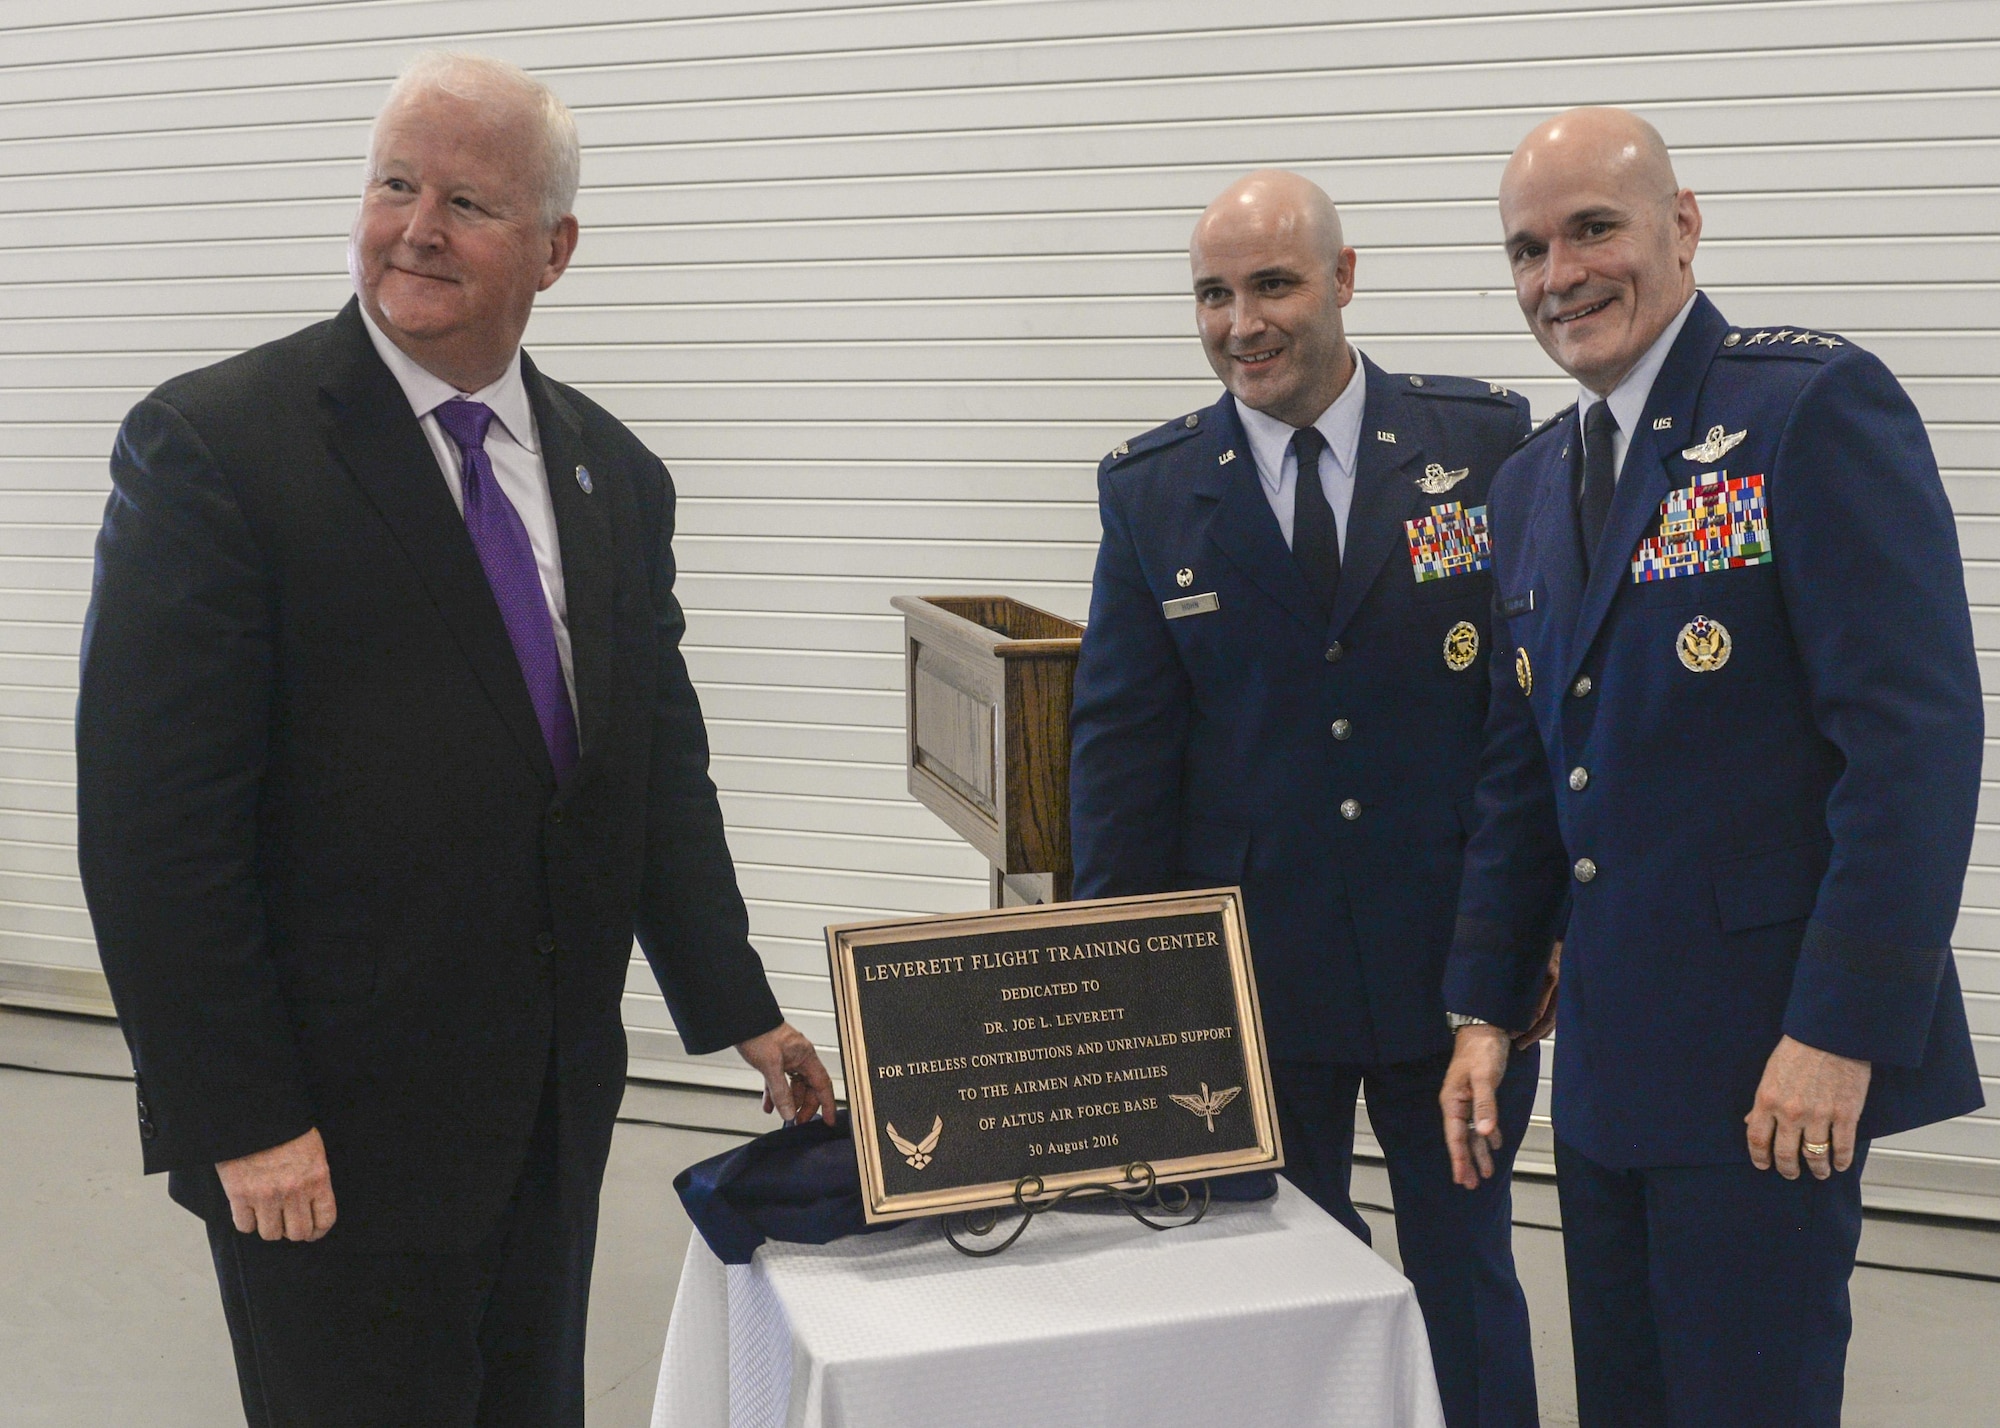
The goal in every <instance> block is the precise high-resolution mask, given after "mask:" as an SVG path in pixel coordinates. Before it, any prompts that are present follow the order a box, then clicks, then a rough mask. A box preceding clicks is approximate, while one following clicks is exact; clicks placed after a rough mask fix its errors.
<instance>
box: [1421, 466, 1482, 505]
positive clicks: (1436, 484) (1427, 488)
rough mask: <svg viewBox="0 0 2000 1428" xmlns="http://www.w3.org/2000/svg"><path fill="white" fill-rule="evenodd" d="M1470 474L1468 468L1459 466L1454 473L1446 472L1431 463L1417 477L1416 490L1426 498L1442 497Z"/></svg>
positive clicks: (1470, 469) (1469, 468)
mask: <svg viewBox="0 0 2000 1428" xmlns="http://www.w3.org/2000/svg"><path fill="white" fill-rule="evenodd" d="M1471 474H1472V468H1471V467H1470V466H1461V467H1459V468H1458V469H1457V470H1456V471H1447V470H1445V469H1444V467H1442V466H1440V465H1438V464H1437V462H1435V461H1433V462H1431V464H1430V465H1428V466H1426V467H1425V468H1424V474H1423V475H1421V476H1419V477H1417V489H1418V490H1419V491H1422V492H1423V493H1424V494H1425V495H1426V496H1442V495H1443V494H1444V493H1445V492H1447V491H1449V490H1450V489H1451V488H1452V487H1454V486H1456V485H1457V484H1458V483H1459V482H1461V481H1463V480H1464V479H1465V478H1466V477H1468V476H1470V475H1471Z"/></svg>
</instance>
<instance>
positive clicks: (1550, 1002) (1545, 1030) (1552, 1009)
mask: <svg viewBox="0 0 2000 1428" xmlns="http://www.w3.org/2000/svg"><path fill="white" fill-rule="evenodd" d="M1562 965H1563V945H1562V943H1560V942H1558V943H1556V944H1555V946H1553V947H1551V948H1550V949H1549V967H1548V970H1547V971H1546V972H1543V973H1542V994H1541V996H1540V997H1538V998H1536V1000H1535V1015H1534V1017H1533V1019H1531V1020H1530V1021H1529V1023H1528V1029H1527V1030H1526V1031H1524V1032H1522V1033H1521V1034H1520V1035H1519V1036H1517V1037H1515V1038H1514V1049H1515V1050H1516V1051H1526V1050H1527V1049H1528V1048H1529V1047H1531V1046H1533V1045H1534V1044H1535V1043H1536V1042H1538V1041H1540V1040H1541V1039H1542V1038H1543V1037H1545V1036H1547V1035H1548V1034H1549V1033H1550V1032H1552V1031H1554V1030H1555V1029H1556V986H1557V984H1558V983H1560V982H1561V981H1562Z"/></svg>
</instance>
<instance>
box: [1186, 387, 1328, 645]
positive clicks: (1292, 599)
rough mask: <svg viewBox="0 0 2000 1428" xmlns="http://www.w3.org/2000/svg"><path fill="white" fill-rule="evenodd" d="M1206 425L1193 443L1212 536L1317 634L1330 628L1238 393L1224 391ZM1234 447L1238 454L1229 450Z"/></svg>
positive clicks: (1198, 490) (1197, 484) (1233, 560)
mask: <svg viewBox="0 0 2000 1428" xmlns="http://www.w3.org/2000/svg"><path fill="white" fill-rule="evenodd" d="M1209 414H1210V415H1209V420H1208V421H1207V422H1206V423H1205V424H1204V425H1205V426H1206V428H1207V430H1205V431H1204V432H1203V433H1202V434H1201V435H1200V436H1197V437H1195V438H1194V440H1193V442H1191V443H1190V445H1191V446H1193V447H1194V459H1195V462H1196V470H1195V477H1194V483H1193V490H1194V494H1195V496H1197V497H1198V498H1200V499H1203V500H1209V501H1214V502H1215V503H1216V509H1215V514H1214V516H1213V517H1212V518H1211V519H1210V521H1209V523H1208V538H1209V540H1210V541H1212V542H1214V544H1215V545H1216V546H1217V547H1219V548H1220V549H1221V551H1222V553H1223V555H1224V556H1225V557H1227V558H1228V560H1229V562H1230V564H1232V565H1234V566H1235V567H1236V568H1237V569H1238V570H1240V571H1242V572H1243V574H1244V575H1245V576H1247V577H1248V578H1249V579H1250V580H1251V581H1252V582H1254V583H1255V584H1256V585H1257V587H1258V588H1259V589H1261V590H1262V591H1263V592H1264V593H1265V594H1266V595H1268V596H1270V597H1271V598H1272V599H1273V600H1275V601H1277V602H1278V604H1280V605H1282V606H1283V607H1284V608H1285V609H1286V610H1288V611H1289V612H1290V613H1291V614H1292V615H1293V617H1294V618H1296V619H1297V620H1298V621H1299V622H1300V623H1302V624H1303V625H1305V627H1306V628H1307V629H1309V630H1311V631H1312V632H1313V635H1314V636H1315V637H1318V636H1320V635H1322V634H1324V633H1325V631H1326V615H1325V613H1324V612H1323V611H1322V610H1321V609H1320V606H1319V599H1318V597H1316V596H1315V595H1314V594H1313V593H1312V590H1311V589H1310V588H1309V587H1308V586H1307V585H1306V578H1305V575H1304V574H1303V572H1301V571H1300V570H1299V564H1298V562H1297V561H1296V560H1294V559H1292V551H1291V547H1289V546H1287V545H1286V544H1285V533H1284V532H1283V531H1281V530H1280V529H1279V528H1278V518H1277V517H1276V516H1274V515H1272V514H1271V503H1270V501H1269V500H1267V499H1266V498H1265V495H1264V487H1263V484H1262V483H1261V482H1260V481H1259V480H1258V477H1257V458H1256V457H1255V456H1253V455H1252V454H1251V452H1250V438H1249V436H1248V435H1246V434H1245V432H1244V430H1243V423H1242V421H1241V420H1240V419H1239V418H1238V417H1237V415H1236V402H1235V399H1234V398H1232V397H1229V396H1226V395H1225V396H1224V397H1223V399H1222V400H1221V401H1219V402H1217V403H1216V404H1215V405H1214V406H1213V407H1211V408H1209ZM1231 452H1234V453H1235V454H1234V455H1233V456H1232V455H1228V453H1231ZM1225 457H1226V459H1225Z"/></svg>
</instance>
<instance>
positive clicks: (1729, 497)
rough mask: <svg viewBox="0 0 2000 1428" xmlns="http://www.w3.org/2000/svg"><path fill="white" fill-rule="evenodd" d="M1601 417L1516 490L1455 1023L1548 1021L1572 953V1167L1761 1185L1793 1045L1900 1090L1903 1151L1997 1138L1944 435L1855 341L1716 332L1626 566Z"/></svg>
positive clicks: (1656, 452) (1519, 460)
mask: <svg viewBox="0 0 2000 1428" xmlns="http://www.w3.org/2000/svg"><path fill="white" fill-rule="evenodd" d="M1581 459H1582V441H1581V439H1580V436H1579V433H1578V419H1577V415H1576V413H1575V411H1574V410H1573V409H1572V410H1570V411H1566V412H1564V413H1562V414H1561V415H1560V416H1558V417H1556V418H1555V419H1553V420H1552V421H1550V422H1549V423H1547V424H1546V425H1545V426H1543V427H1542V428H1541V429H1540V430H1538V431H1537V433H1536V434H1535V435H1534V436H1533V437H1531V438H1530V439H1529V440H1528V441H1527V442H1526V443H1525V444H1524V445H1523V446H1522V448H1521V450H1520V451H1519V452H1517V453H1516V454H1515V455H1514V456H1513V457H1512V458H1511V459H1510V460H1509V461H1508V462H1507V464H1506V465H1505V467H1504V468H1503V469H1502V470H1501V472H1500V473H1499V475H1498V476H1497V477H1496V478H1495V480H1494V483H1493V490H1492V496H1491V501H1490V517H1491V528H1492V540H1493V550H1494V574H1495V586H1496V589H1495V597H1496V601H1497V604H1496V613H1495V626H1494V635H1495V644H1496V646H1497V648H1496V650H1495V653H1494V657H1493V660H1492V666H1491V671H1492V679H1493V699H1492V707H1491V715H1490V719H1489V728H1488V736H1489V737H1488V747H1487V752H1486V755H1485V759H1484V768H1483V772H1482V774H1481V778H1480V783H1479V792H1478V799H1477V803H1478V821H1477V829H1476V831H1475V833H1474V834H1473V837H1472V841H1471V844H1470V846H1469V847H1468V849H1467V852H1466V861H1465V880H1464V887H1463V892H1462V897H1461V907H1460V919H1459V923H1458V928H1457V932H1456V936H1455V942H1454V947H1453V951H1452V956H1451V963H1450V967H1449V969H1448V972H1447V977H1446V996H1447V998H1448V1000H1449V1001H1450V1003H1451V1009H1452V1010H1454V1011H1460V1012H1467V1013H1471V1014H1473V1015H1477V1016H1480V1017H1483V1018H1485V1019H1487V1020H1489V1021H1492V1022H1495V1023H1498V1024H1500V1025H1503V1026H1521V1025H1524V1024H1525V1023H1526V1021H1527V1020H1528V1017H1529V1012H1530V1008H1531V1006H1532V1003H1533V1000H1534V996H1535V993H1536V990H1537V985H1538V978H1539V976H1540V973H1541V968H1542V957H1543V954H1544V953H1545V951H1546V949H1547V946H1548V942H1547V934H1548V930H1549V928H1550V927H1551V925H1552V924H1555V923H1558V922H1560V921H1561V920H1562V919H1564V918H1565V917H1566V918H1567V931H1566V933H1565V936H1564V953H1563V980H1562V989H1561V993H1560V1001H1559V1016H1558V1025H1559V1026H1560V1027H1561V1034H1560V1035H1559V1036H1558V1038H1557V1042H1556V1072H1555V1106H1554V1112H1555V1128H1556V1134H1557V1136H1558V1137H1559V1138H1560V1139H1562V1140H1563V1141H1565V1142H1567V1143H1568V1144H1570V1145H1573V1146H1574V1147H1576V1149H1578V1150H1579V1151H1581V1152H1583V1153H1584V1154H1585V1155H1587V1156H1589V1157H1591V1158H1592V1159H1593V1160H1595V1161H1597V1162H1599V1163H1600V1164H1602V1165H1606V1166H1611V1167H1616V1168H1627V1169H1629V1168H1638V1167H1646V1166H1667V1165H1700V1164H1720V1163H1730V1162H1736V1161H1740V1160H1742V1159H1743V1158H1744V1156H1745V1154H1746V1151H1745V1148H1744V1130H1743V1117H1744V1114H1745V1112H1747V1111H1748V1110H1749V1108H1750V1105H1751V1103H1752V1101H1753V1100H1754V1099H1755V1094H1756V1088H1757V1084H1758V1081H1759V1079H1760V1078H1761V1076H1762V1074H1763V1068H1764V1064H1765V1061H1766V1060H1767V1058H1768V1057H1769V1056H1770V1054H1771V1051H1772V1049H1773V1048H1774V1047H1775V1046H1776V1045H1777V1042H1778V1040H1779V1038H1780V1036H1781V1035H1785V1034H1789V1035H1791V1036H1792V1037H1794V1038H1796V1039H1797V1040H1799V1041H1801V1042H1804V1043H1805V1044H1807V1045H1809V1046H1814V1047H1818V1048H1820V1049H1823V1050H1826V1051H1831V1052H1835V1053H1838V1054H1840V1055H1843V1056H1849V1057H1856V1058H1860V1059H1863V1060H1866V1061H1870V1062H1872V1063H1874V1068H1875V1069H1874V1078H1873V1083H1872V1085H1871V1087H1870V1090H1869V1095H1868V1100H1867V1105H1866V1109H1865V1112H1864V1114H1863V1116H1862V1120H1861V1126H1860V1133H1861V1135H1862V1136H1863V1137H1864V1138H1872V1137H1877V1136H1882V1135H1886V1134H1889V1133H1891V1132H1894V1131H1899V1130H1904V1129H1907V1128H1909V1127H1912V1126H1916V1125H1922V1124H1925V1123H1927V1122H1931V1121H1936V1120H1941V1119H1944V1118H1947V1117H1950V1116H1954V1115H1958V1114H1961V1113H1963V1112H1965V1111H1968V1110H1971V1109H1973V1108H1974V1107H1976V1106H1978V1105H1979V1104H1980V1103H1981V1096H1980V1089H1979V1079H1978V1074H1977V1071H1976V1069H1975V1066H1974V1063H1973V1054H1972V1045H1971V1040H1970V1037H1969V1036H1968V1034H1967V1030H1966V1021H1965V1009H1964V1004H1963V1001H1962V998H1961V996H1960V992H1959V985H1958V978H1957V975H1956V972H1955V969H1954V967H1953V965H1952V959H1951V953H1950V948H1949V942H1950V938H1951V931H1952V927H1953V924H1954V922H1955V921H1956V918H1957V913H1958V902H1959V896H1960V892H1961V888H1962V884H1963V881H1964V876H1965V868H1966V861H1967V857H1968V855H1969V852H1970V847H1971V841H1972V826H1973V817H1974V808H1975V801H1976V798H1977V793H1978V786H1979V765H1980V745H1981V738H1982V732H1983V719H1982V711H1981V706H1980V689H1979V672H1978V669H1977V666H1976V664H1975V662H1974V657H1973V644H1972V628H1971V622H1970V618H1969V615H1968V612H1967V608H1966V595H1965V586H1964V577H1963V574H1962V568H1961V566H1960V563H1959V551H1958V541H1957V535H1956V531H1955V528H1954V526H1953V522H1952V513H1951V509H1950V506H1949V505H1948V504H1947V502H1946V499H1945V493H1944V489H1943V486H1942V483H1941V482H1940V480H1939V478H1938V472H1937V466H1936V462H1935V460H1934V459H1933V457H1932V455H1931V450H1930V445H1929V442H1928V440H1927V439H1926V437H1925V433H1924V427H1923V423H1922V421H1921V420H1920V419H1919V417H1918V415H1917V412H1916V410H1915V408H1914V407H1913V406H1912V405H1911V403H1910V401H1909V399H1908V397H1906V396H1905V395H1904V393H1903V391H1902V389H1901V388H1900V387H1899V386H1898V385H1897V383H1896V381H1895V379H1894V378H1893V377H1892V376H1891V375H1890V374H1889V372H1888V370H1887V369H1886V368H1885V367H1884V366H1883V365H1882V363H1881V362H1880V361H1878V360H1877V359H1876V358H1874V357H1873V356H1871V355H1870V354H1868V353H1867V352H1865V351H1863V350H1861V349H1860V348H1858V347H1856V346H1855V345H1854V344H1852V343H1851V342H1849V341H1847V340H1846V339H1844V338H1841V337H1836V336H1833V335H1830V334H1824V333H1817V332H1809V331H1805V330H1802V329H1795V328H1782V329H1751V328H1735V327H1731V326H1730V325H1729V324H1728V323H1727V322H1726V321H1725V320H1724V319H1723V317H1722V315H1721V314H1720V313H1719V312H1718V311H1716V309H1715V307H1714V306H1713V305H1712V304H1711V303H1710V302H1709V301H1708V299H1707V298H1706V297H1705V296H1704V297H1698V298H1697V299H1696V302H1695V306H1694V309H1693V311H1692V312H1691V313H1690V314H1689V317H1688V320H1687V323H1686V325H1685V326H1684V327H1683V329H1682V331H1681V334H1680V336H1679V338H1678V339H1677V340H1676V341H1675V343H1674V345H1673V348H1672V350H1671V351H1670V353H1669V355H1668V357H1667V359H1666V363H1665V365H1664V366H1663V367H1662V368H1661V371H1660V374H1659V376H1658V379H1657V380H1656V382H1655V383H1654V386H1653V390H1652V394H1651V397H1650V398H1649V400H1648V402H1647V406H1646V410H1645V414H1644V416H1643V418H1642V419H1641V421H1640V422H1639V429H1638V430H1636V431H1634V432H1632V433H1630V445H1629V447H1628V450H1627V453H1626V457H1625V464H1624V468H1623V471H1622V473H1621V475H1620V478H1619V481H1618V486H1617V492H1616V495H1615V497H1614V499H1613V502H1612V505H1611V510H1610V514H1609V516H1608V517H1607V519H1606V523H1605V527H1604V533H1603V537H1602V544H1601V545H1600V547H1599V550H1598V556H1597V559H1596V561H1595V562H1594V564H1592V565H1591V566H1590V568H1589V570H1588V575H1587V576H1586V573H1585V562H1584V559H1583V551H1582V546H1581V537H1580V536H1579V533H1578V525H1577V519H1576V515H1575V495H1574V493H1575V491H1576V490H1577V480H1578V476H1577V473H1578V471H1579V470H1580V462H1581Z"/></svg>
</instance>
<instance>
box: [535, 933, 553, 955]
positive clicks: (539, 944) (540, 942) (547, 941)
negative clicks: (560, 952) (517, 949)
mask: <svg viewBox="0 0 2000 1428" xmlns="http://www.w3.org/2000/svg"><path fill="white" fill-rule="evenodd" d="M535 950H536V951H537V952H539V953H541V954H542V955H543V956H544V957H552V956H554V955H555V950H556V939H555V934H553V933H549V932H544V933H542V934H541V935H540V936H539V937H537V938H536V939H535Z"/></svg>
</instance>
